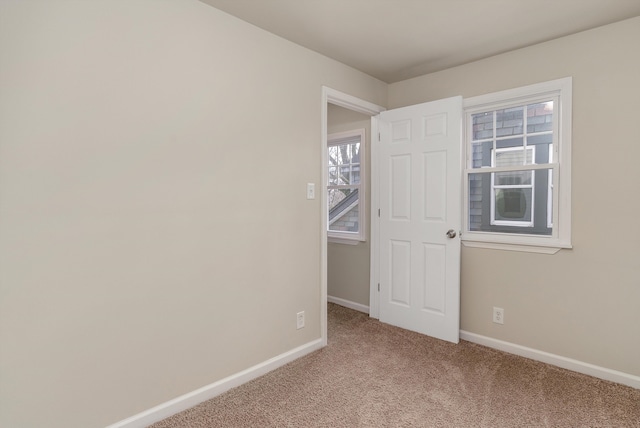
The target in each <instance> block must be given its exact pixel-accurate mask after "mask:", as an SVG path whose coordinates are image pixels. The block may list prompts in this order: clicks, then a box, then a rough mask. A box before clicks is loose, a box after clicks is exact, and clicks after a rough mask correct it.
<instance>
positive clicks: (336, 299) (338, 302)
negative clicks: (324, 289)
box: [327, 296, 369, 314]
mask: <svg viewBox="0 0 640 428" xmlns="http://www.w3.org/2000/svg"><path fill="white" fill-rule="evenodd" d="M327 301H328V302H329V303H335V304H336V305H340V306H344V307H345V308H349V309H353V310H354V311H358V312H364V313H365V314H369V306H366V305H363V304H361V303H356V302H352V301H351V300H346V299H341V298H340V297H334V296H328V297H327Z"/></svg>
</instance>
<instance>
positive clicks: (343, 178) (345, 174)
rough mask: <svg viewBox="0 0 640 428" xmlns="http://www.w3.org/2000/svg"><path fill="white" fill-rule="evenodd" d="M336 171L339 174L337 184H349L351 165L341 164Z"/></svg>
mask: <svg viewBox="0 0 640 428" xmlns="http://www.w3.org/2000/svg"><path fill="white" fill-rule="evenodd" d="M338 171H339V175H338V183H337V184H339V185H342V184H351V167H350V166H349V165H346V166H341V167H340V168H338Z"/></svg>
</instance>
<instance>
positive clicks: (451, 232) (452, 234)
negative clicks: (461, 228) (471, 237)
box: [447, 229, 456, 239]
mask: <svg viewBox="0 0 640 428" xmlns="http://www.w3.org/2000/svg"><path fill="white" fill-rule="evenodd" d="M455 237H456V231H455V230H453V229H449V230H448V231H447V238H449V239H453V238H455Z"/></svg>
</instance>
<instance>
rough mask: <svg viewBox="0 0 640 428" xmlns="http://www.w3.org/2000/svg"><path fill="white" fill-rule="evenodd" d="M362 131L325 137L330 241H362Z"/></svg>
mask: <svg viewBox="0 0 640 428" xmlns="http://www.w3.org/2000/svg"><path fill="white" fill-rule="evenodd" d="M364 132H365V131H364V129H358V130H354V131H347V132H341V133H337V134H330V135H329V136H328V147H327V150H328V156H327V158H328V168H329V171H328V174H327V177H328V182H327V203H328V213H329V219H328V222H327V224H328V234H329V240H330V241H333V242H347V243H357V242H358V241H364V240H365V233H364V224H365V220H364V219H365V217H364V216H365V207H364V202H363V201H364V177H365V176H364V159H365V157H364V146H365V144H364V141H365V139H364V135H365V134H364Z"/></svg>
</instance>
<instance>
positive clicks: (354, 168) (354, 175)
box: [351, 164, 360, 184]
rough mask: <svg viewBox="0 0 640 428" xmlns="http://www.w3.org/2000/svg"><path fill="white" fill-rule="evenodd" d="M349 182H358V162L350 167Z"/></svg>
mask: <svg viewBox="0 0 640 428" xmlns="http://www.w3.org/2000/svg"><path fill="white" fill-rule="evenodd" d="M351 184H360V164H358V165H353V166H352V167H351Z"/></svg>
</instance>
